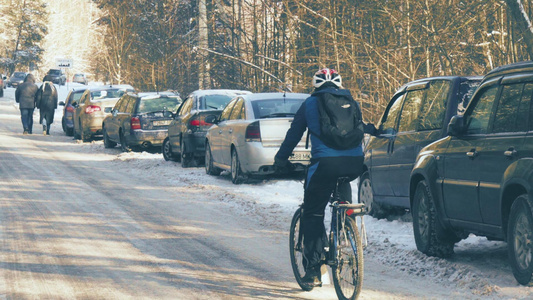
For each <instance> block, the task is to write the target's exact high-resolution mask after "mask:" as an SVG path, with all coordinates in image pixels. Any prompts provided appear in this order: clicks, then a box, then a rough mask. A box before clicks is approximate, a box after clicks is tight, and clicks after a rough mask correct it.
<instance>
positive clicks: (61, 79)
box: [43, 69, 67, 85]
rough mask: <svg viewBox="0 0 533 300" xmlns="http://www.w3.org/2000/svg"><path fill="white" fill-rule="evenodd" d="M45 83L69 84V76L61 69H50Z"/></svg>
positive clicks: (44, 79) (45, 77)
mask: <svg viewBox="0 0 533 300" xmlns="http://www.w3.org/2000/svg"><path fill="white" fill-rule="evenodd" d="M43 81H51V82H53V83H55V84H59V85H65V83H66V82H67V76H65V73H63V70H61V69H50V70H48V73H46V75H45V76H44V78H43Z"/></svg>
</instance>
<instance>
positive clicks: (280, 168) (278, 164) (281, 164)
mask: <svg viewBox="0 0 533 300" xmlns="http://www.w3.org/2000/svg"><path fill="white" fill-rule="evenodd" d="M274 171H275V172H276V173H278V174H286V173H289V172H291V171H294V166H293V165H292V164H291V163H290V162H289V161H288V160H286V159H278V158H277V157H276V158H274Z"/></svg>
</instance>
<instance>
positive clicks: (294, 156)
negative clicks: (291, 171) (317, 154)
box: [289, 152, 311, 160]
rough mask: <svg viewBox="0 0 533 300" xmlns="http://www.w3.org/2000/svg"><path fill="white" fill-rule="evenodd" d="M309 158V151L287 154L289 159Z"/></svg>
mask: <svg viewBox="0 0 533 300" xmlns="http://www.w3.org/2000/svg"><path fill="white" fill-rule="evenodd" d="M309 159H311V153H310V152H293V153H292V154H291V156H289V160H309Z"/></svg>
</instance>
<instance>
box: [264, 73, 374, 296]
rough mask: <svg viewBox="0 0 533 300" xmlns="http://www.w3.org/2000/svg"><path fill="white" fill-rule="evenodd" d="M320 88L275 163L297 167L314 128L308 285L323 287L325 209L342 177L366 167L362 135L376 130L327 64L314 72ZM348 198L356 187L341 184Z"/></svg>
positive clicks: (304, 224)
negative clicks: (295, 158)
mask: <svg viewBox="0 0 533 300" xmlns="http://www.w3.org/2000/svg"><path fill="white" fill-rule="evenodd" d="M313 87H314V88H315V90H314V92H313V93H312V94H311V96H310V97H309V98H307V99H306V100H305V102H304V103H303V104H302V105H301V106H300V108H299V109H298V111H297V112H296V115H295V116H294V120H293V122H292V124H291V127H290V129H289V130H288V131H287V135H286V136H285V140H284V141H283V143H282V144H281V147H280V149H279V151H278V153H277V154H276V156H275V158H274V160H275V163H274V167H275V168H276V170H278V172H283V170H286V169H288V168H290V167H291V164H290V162H289V161H288V158H289V156H290V155H291V153H292V151H293V149H294V147H295V146H296V145H297V144H298V143H299V142H300V140H301V138H302V135H303V134H304V132H305V130H306V129H308V130H309V132H310V139H311V164H310V166H309V169H308V172H307V177H306V181H305V191H304V201H303V206H302V208H303V215H302V219H301V223H300V225H301V230H302V233H303V237H304V238H303V243H304V253H303V256H304V258H303V265H304V267H305V276H304V277H303V282H304V284H306V285H308V286H309V287H310V288H312V287H315V286H321V285H322V282H321V280H320V277H321V273H320V266H321V264H322V263H323V258H322V255H323V252H324V246H326V241H325V240H324V237H325V235H326V231H325V226H324V211H325V208H326V205H327V204H328V201H329V199H330V196H331V194H332V193H333V190H334V189H335V186H336V184H337V179H338V178H340V177H348V178H350V179H351V180H354V179H356V178H357V177H359V176H360V175H361V173H362V171H363V158H364V157H363V149H362V144H361V141H362V138H363V137H364V133H369V134H372V135H376V133H377V130H376V127H375V126H374V125H373V124H370V123H369V124H364V123H363V122H362V116H361V110H360V107H359V104H358V103H357V102H356V101H355V100H354V99H353V98H352V95H351V94H350V91H349V90H347V89H343V88H342V79H341V76H340V75H339V74H338V73H337V71H335V70H333V69H322V70H319V71H318V72H316V73H315V75H314V77H313ZM339 192H340V193H341V194H342V195H341V197H342V199H347V200H349V201H351V196H352V195H351V193H352V192H351V186H350V183H349V182H346V183H344V184H342V185H340V186H339Z"/></svg>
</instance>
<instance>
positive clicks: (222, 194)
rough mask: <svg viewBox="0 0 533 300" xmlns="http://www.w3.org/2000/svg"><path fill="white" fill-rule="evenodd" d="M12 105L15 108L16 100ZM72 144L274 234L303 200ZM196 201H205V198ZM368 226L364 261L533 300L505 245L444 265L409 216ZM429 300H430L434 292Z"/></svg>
mask: <svg viewBox="0 0 533 300" xmlns="http://www.w3.org/2000/svg"><path fill="white" fill-rule="evenodd" d="M74 86H79V85H77V84H72V83H71V84H70V86H69V87H70V88H72V87H74ZM58 91H59V100H60V101H61V100H64V99H65V97H66V95H67V92H68V90H67V88H66V86H62V87H59V90H58ZM13 94H14V90H13V89H7V90H6V97H12V98H14V97H13V96H12V95H13ZM10 95H11V96H10ZM13 105H15V106H16V104H15V103H14V101H13ZM62 108H63V107H62V106H60V107H58V109H57V111H56V116H55V117H56V119H55V122H54V124H52V130H51V134H52V135H64V133H63V131H62V129H61V116H62ZM37 115H38V113H36V116H37ZM35 119H37V120H38V118H35ZM35 126H38V124H36V125H35ZM35 129H36V128H35ZM35 129H34V131H37V130H35ZM37 132H38V131H37ZM72 143H73V144H76V145H77V146H79V148H78V149H79V151H80V152H91V153H94V154H95V156H98V159H103V160H109V161H110V162H111V164H112V166H113V169H115V170H116V171H117V172H124V173H130V174H132V176H136V175H137V174H142V176H145V177H147V178H153V179H157V180H158V181H159V182H164V183H166V184H169V185H174V186H184V187H189V188H195V189H198V190H200V191H201V193H200V195H202V196H201V197H205V198H206V199H212V198H213V197H216V198H217V200H219V201H222V202H225V203H227V204H228V205H229V206H230V207H232V209H234V211H235V213H238V214H247V215H250V214H253V215H255V216H257V218H258V219H259V220H260V222H261V224H263V225H264V226H265V227H268V228H272V229H274V230H280V231H287V232H288V229H289V225H290V220H291V218H292V215H293V213H294V211H295V210H296V209H297V207H298V205H299V204H300V203H301V201H302V196H303V183H302V182H301V181H300V180H298V179H294V178H293V179H283V178H267V179H264V180H254V181H252V182H250V183H247V184H240V185H234V184H233V183H232V182H231V179H230V177H229V174H228V173H227V172H223V173H222V174H221V176H210V175H207V174H206V173H205V170H204V168H203V167H198V168H187V169H184V168H182V167H181V165H180V164H179V163H175V162H167V161H165V160H164V159H163V156H162V155H161V154H160V153H148V152H130V153H123V152H121V151H120V149H119V148H115V149H105V148H104V146H103V142H102V141H101V140H99V141H92V142H91V143H81V141H75V140H72ZM352 192H353V199H357V185H356V182H352ZM194 200H195V201H202V199H201V198H200V199H194ZM364 223H365V226H366V231H367V236H368V246H367V247H366V249H365V253H364V255H365V259H368V260H373V261H378V262H380V263H383V264H385V265H389V266H392V267H394V268H397V269H398V270H401V271H402V272H403V273H404V274H405V276H415V277H418V278H420V280H428V279H430V280H431V281H433V282H436V283H438V284H441V285H442V286H444V287H447V288H449V289H450V295H459V296H458V297H457V296H454V297H453V298H456V299H457V298H463V297H464V298H469V299H528V298H532V297H533V291H532V290H530V288H528V287H523V286H519V285H518V284H517V282H516V281H515V280H514V277H513V275H512V272H511V269H510V267H509V264H508V260H507V246H506V244H505V243H504V242H499V241H489V240H487V239H486V238H484V237H477V236H474V235H471V236H470V237H469V238H468V239H466V240H463V241H461V242H459V243H458V244H456V246H455V253H456V255H455V256H454V257H453V258H450V259H446V260H445V259H439V258H434V257H427V256H425V255H424V254H422V253H420V252H418V251H417V250H416V246H415V241H414V236H413V232H412V225H411V220H410V216H409V214H406V215H404V216H401V217H397V218H396V219H393V220H386V219H383V220H377V219H375V218H372V217H370V216H365V217H364ZM368 272H372V269H369V265H367V266H366V267H365V273H368ZM427 295H428V298H431V291H428V293H427ZM450 298H452V296H450Z"/></svg>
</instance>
